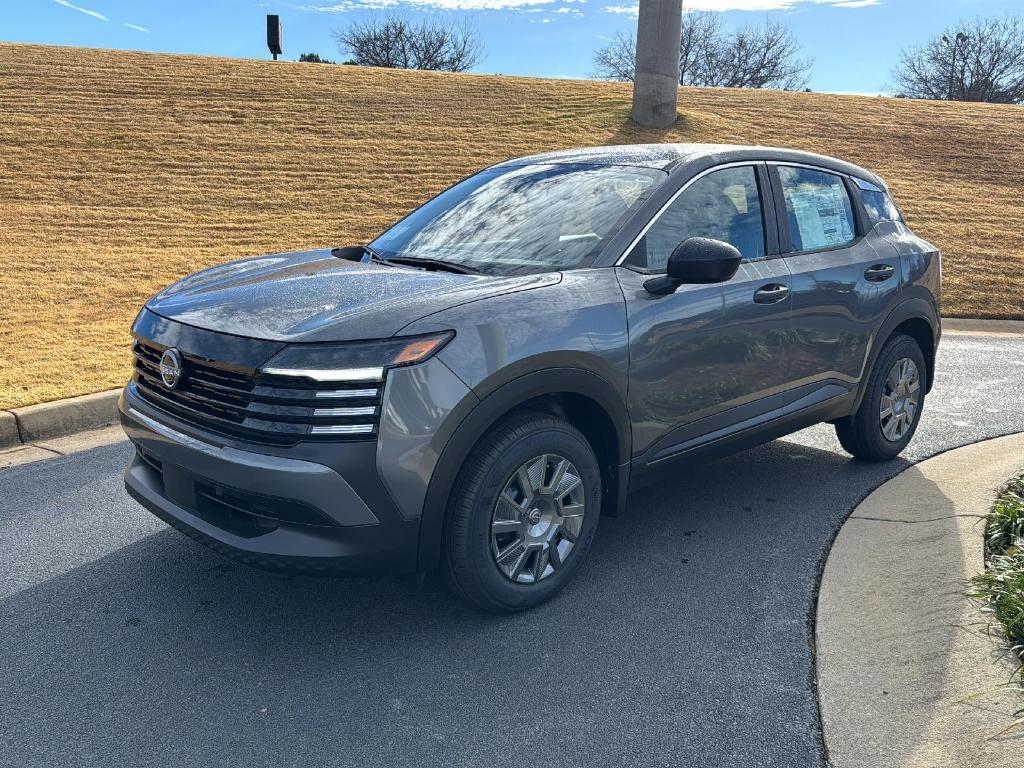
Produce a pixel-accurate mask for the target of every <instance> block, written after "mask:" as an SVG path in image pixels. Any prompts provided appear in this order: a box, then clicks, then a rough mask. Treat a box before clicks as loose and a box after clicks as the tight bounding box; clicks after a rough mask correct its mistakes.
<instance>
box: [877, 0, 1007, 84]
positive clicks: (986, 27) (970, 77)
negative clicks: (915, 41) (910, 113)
mask: <svg viewBox="0 0 1024 768" xmlns="http://www.w3.org/2000/svg"><path fill="white" fill-rule="evenodd" d="M893 78H894V80H895V84H896V90H897V91H898V92H899V95H901V96H905V97H907V98H911V99H943V100H944V99H952V100H955V101H991V102H996V103H1000V104H1021V103H1024V22H1022V21H1021V19H1020V18H1019V17H1017V16H1003V17H995V18H989V19H977V20H975V21H974V22H971V23H969V24H960V25H958V27H957V28H955V29H947V30H946V31H945V32H944V33H942V34H939V35H936V36H935V37H933V38H932V39H931V40H929V41H928V42H927V43H925V44H924V45H923V46H920V47H918V48H911V49H907V50H904V51H903V52H902V54H901V58H900V63H899V65H898V66H897V68H896V70H895V72H894V73H893Z"/></svg>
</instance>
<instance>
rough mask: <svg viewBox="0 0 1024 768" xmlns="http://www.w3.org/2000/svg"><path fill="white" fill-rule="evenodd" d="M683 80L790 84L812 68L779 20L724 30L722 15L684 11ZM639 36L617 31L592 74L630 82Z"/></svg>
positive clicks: (803, 80)
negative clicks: (800, 54)
mask: <svg viewBox="0 0 1024 768" xmlns="http://www.w3.org/2000/svg"><path fill="white" fill-rule="evenodd" d="M679 42H680V45H679V82H680V83H682V84H683V85H696V86H719V87H725V88H786V89H788V90H798V89H800V88H803V87H804V86H805V85H806V84H807V76H808V73H809V71H810V68H811V62H810V60H808V59H801V58H800V57H799V52H800V46H799V44H798V43H797V41H796V38H795V37H794V36H793V33H792V32H790V30H789V28H788V27H786V26H785V25H783V24H779V23H777V22H771V21H770V22H767V23H766V24H765V25H764V26H760V27H743V28H741V29H737V30H736V31H734V32H731V33H728V32H725V31H724V30H723V28H722V21H721V16H719V15H718V14H717V13H713V12H709V11H691V12H690V13H687V14H684V15H683V25H682V30H681V34H680V38H679ZM635 62H636V37H635V36H634V35H624V34H622V33H618V34H617V35H616V36H615V38H614V39H613V40H611V41H610V42H609V44H608V45H606V46H604V47H603V48H600V49H598V50H597V51H596V52H595V53H594V74H593V76H594V77H597V78H600V79H602V80H620V81H631V80H632V79H633V70H634V66H635Z"/></svg>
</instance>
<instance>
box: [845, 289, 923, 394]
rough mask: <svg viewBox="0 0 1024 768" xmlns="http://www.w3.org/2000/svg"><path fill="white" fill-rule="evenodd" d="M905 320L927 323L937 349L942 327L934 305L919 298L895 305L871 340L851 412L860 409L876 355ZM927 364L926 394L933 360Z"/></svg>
mask: <svg viewBox="0 0 1024 768" xmlns="http://www.w3.org/2000/svg"><path fill="white" fill-rule="evenodd" d="M907 320H924V321H925V322H926V323H928V326H929V327H930V328H931V329H932V344H933V349H936V350H937V349H938V346H939V337H940V335H941V333H942V325H941V321H940V320H939V317H938V315H937V314H936V312H935V307H934V305H933V304H932V303H931V302H929V301H926V300H925V299H923V298H920V297H913V298H909V299H906V300H904V301H902V302H900V303H899V304H897V305H896V306H895V307H894V308H893V309H892V311H891V312H890V313H889V314H888V315H887V316H886V318H885V320H883V321H882V324H881V325H880V326H879V327H878V331H877V333H875V336H874V338H873V339H872V342H871V348H870V350H869V352H868V355H867V358H866V360H865V362H864V370H863V371H862V372H861V377H860V386H859V387H858V390H857V401H856V403H855V404H854V406H853V411H856V410H857V408H859V407H860V403H861V400H862V399H863V398H864V392H865V390H866V389H867V381H868V377H869V375H870V374H871V371H872V369H873V368H874V367H875V362H876V361H877V360H878V355H879V353H881V351H882V347H883V346H884V345H885V342H886V341H887V340H888V339H889V337H890V336H891V335H892V333H893V331H895V330H896V328H897V327H899V326H900V325H901V324H902V323H905V322H906V321H907ZM929 364H930V365H931V370H930V371H929V374H928V383H927V384H928V386H927V388H926V390H925V391H926V392H927V391H928V390H930V389H931V386H932V382H933V381H934V379H935V370H934V369H935V361H934V359H932V360H930V361H929Z"/></svg>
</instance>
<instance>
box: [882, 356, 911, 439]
mask: <svg viewBox="0 0 1024 768" xmlns="http://www.w3.org/2000/svg"><path fill="white" fill-rule="evenodd" d="M920 391H921V377H920V374H919V373H918V370H917V364H916V363H915V362H914V361H913V360H911V359H910V358H909V357H901V358H900V359H899V360H897V361H896V362H895V363H893V366H892V368H890V369H889V374H888V375H887V376H886V377H885V384H884V385H883V387H882V402H881V404H880V405H879V411H878V420H879V424H880V426H881V428H882V435H883V436H884V437H885V439H886V440H888V441H889V442H891V443H897V442H899V441H900V440H902V439H903V438H904V437H905V436H906V434H907V433H908V432H909V431H910V428H911V426H913V424H914V416H915V415H916V414H917V408H918V401H919V396H920Z"/></svg>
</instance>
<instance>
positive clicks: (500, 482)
mask: <svg viewBox="0 0 1024 768" xmlns="http://www.w3.org/2000/svg"><path fill="white" fill-rule="evenodd" d="M600 504H601V472H600V468H599V466H598V463H597V458H596V457H595V456H594V452H593V450H592V449H591V447H590V445H589V443H587V441H586V439H585V438H584V437H583V435H582V434H580V432H579V431H578V430H576V429H575V428H574V427H573V426H572V425H571V424H569V423H568V422H565V421H563V420H561V419H558V418H556V417H553V416H547V415H544V414H526V415H522V416H518V417H513V418H511V419H508V420H505V421H503V422H501V423H499V424H498V425H496V426H495V427H494V428H492V429H491V431H490V432H488V433H487V434H486V435H485V436H484V438H483V440H482V441H481V442H480V444H479V445H478V446H477V447H476V448H475V449H474V451H473V455H472V457H471V458H470V459H469V460H468V461H467V463H466V465H465V467H464V468H463V471H462V474H461V475H460V479H459V482H458V483H457V484H456V488H455V491H454V493H453V495H452V499H451V501H450V503H449V511H448V520H447V525H446V529H445V556H446V557H445V559H446V563H447V568H448V574H449V576H450V578H451V581H452V582H453V583H454V585H455V587H456V589H457V590H458V591H459V592H460V593H461V594H462V595H463V597H465V598H466V599H467V600H469V601H470V602H472V603H474V604H475V605H477V606H479V607H481V608H484V609H486V610H490V611H496V612H512V611H519V610H523V609H526V608H532V607H533V606H535V605H539V604H540V603H542V602H544V601H545V600H548V599H549V598H551V597H552V596H553V595H554V594H556V593H557V592H558V591H559V590H560V589H562V587H564V586H565V584H566V583H568V581H569V580H570V579H571V578H572V576H573V574H574V573H575V571H576V569H577V568H578V566H579V563H580V561H581V560H582V559H583V556H584V554H585V553H586V551H587V549H588V548H589V546H590V542H591V540H592V539H593V537H594V532H595V530H596V528H597V522H598V517H599V516H600V512H601V510H600Z"/></svg>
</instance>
